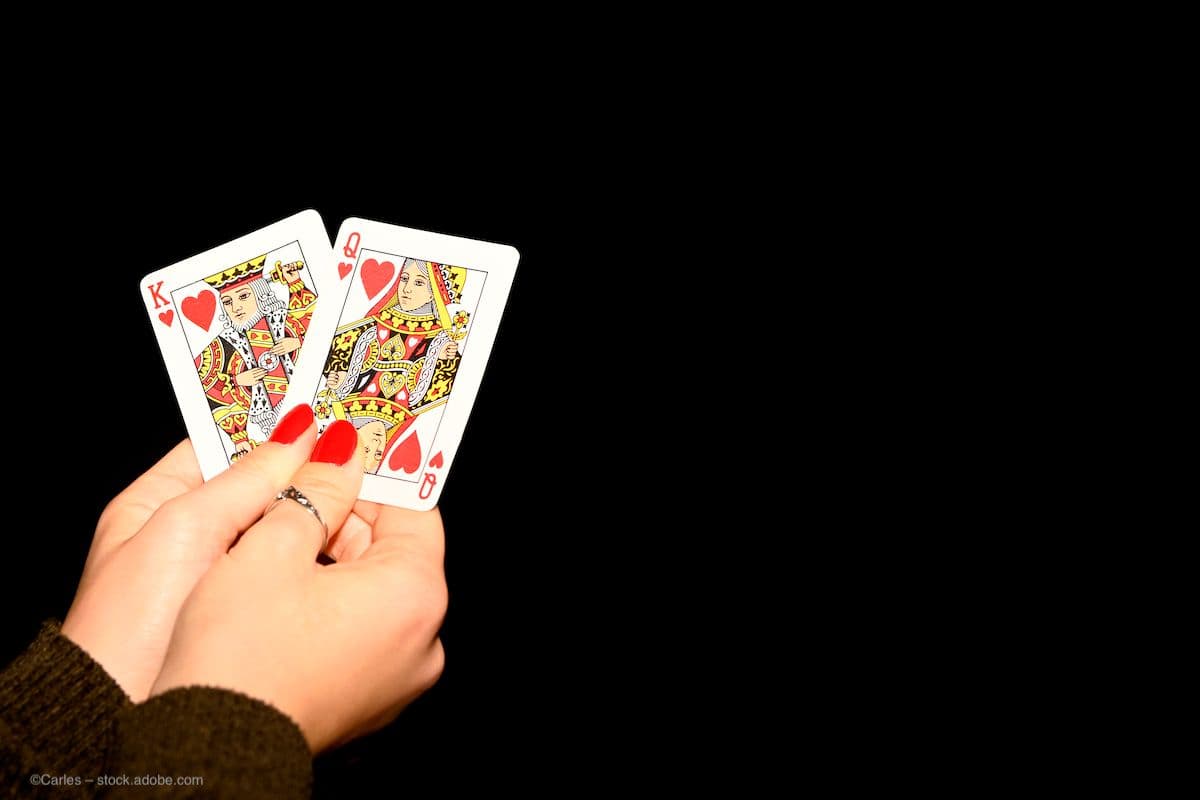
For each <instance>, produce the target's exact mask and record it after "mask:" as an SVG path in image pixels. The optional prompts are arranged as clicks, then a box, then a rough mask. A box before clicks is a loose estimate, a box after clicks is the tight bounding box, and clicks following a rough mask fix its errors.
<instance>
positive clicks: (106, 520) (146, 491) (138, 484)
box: [96, 439, 204, 541]
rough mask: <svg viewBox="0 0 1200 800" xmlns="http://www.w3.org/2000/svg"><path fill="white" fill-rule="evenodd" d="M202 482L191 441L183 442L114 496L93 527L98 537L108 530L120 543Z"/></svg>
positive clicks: (202, 478)
mask: <svg viewBox="0 0 1200 800" xmlns="http://www.w3.org/2000/svg"><path fill="white" fill-rule="evenodd" d="M202 483H204V477H203V476H202V475H201V474H200V464H199V463H198V462H197V461H196V452H195V451H194V450H193V449H192V440H191V439H184V440H183V441H182V442H180V443H179V444H177V445H175V447H174V448H173V449H172V450H171V452H169V453H167V454H166V455H165V456H163V457H162V458H161V459H159V461H158V463H157V464H155V465H154V466H153V467H151V468H150V469H148V470H146V471H145V472H144V473H142V475H141V476H139V477H138V478H137V480H135V481H134V482H133V483H131V484H129V486H128V487H127V488H126V489H125V490H124V491H123V492H121V493H120V494H119V495H117V496H116V497H115V498H114V499H113V501H112V502H111V503H109V504H108V507H107V508H106V509H104V513H103V514H101V515H100V524H99V525H97V526H96V527H97V529H98V531H100V535H104V534H105V533H108V532H109V531H112V532H113V534H112V535H113V536H114V537H119V539H120V540H121V541H124V540H126V539H128V538H130V537H131V536H133V534H135V533H137V532H138V530H139V529H141V527H142V526H143V525H145V524H146V521H147V520H149V519H150V517H151V516H152V515H153V514H154V512H155V511H157V510H158V508H159V506H161V505H162V504H163V503H165V502H167V501H168V500H172V499H174V498H176V497H179V496H180V495H182V494H186V493H187V492H190V491H191V490H192V489H195V488H196V487H198V486H200V485H201V484H202Z"/></svg>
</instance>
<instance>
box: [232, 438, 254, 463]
mask: <svg viewBox="0 0 1200 800" xmlns="http://www.w3.org/2000/svg"><path fill="white" fill-rule="evenodd" d="M253 449H254V444H253V443H252V442H251V441H250V440H249V439H242V440H241V441H240V442H238V443H236V444H235V445H234V446H233V457H234V458H241V457H242V456H244V455H246V453H249V452H250V451H251V450H253Z"/></svg>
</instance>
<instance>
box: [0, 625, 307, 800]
mask: <svg viewBox="0 0 1200 800" xmlns="http://www.w3.org/2000/svg"><path fill="white" fill-rule="evenodd" d="M181 778H182V779H185V781H181V780H180V779H181ZM197 778H198V779H199V782H198V781H197V780H196V779H197ZM168 781H169V782H168ZM184 782H188V783H191V784H193V785H190V786H183V785H181V783H184ZM105 784H109V785H105ZM311 789H312V756H311V754H310V753H309V751H308V745H307V744H306V743H305V741H304V735H303V734H302V733H301V732H300V729H299V728H298V727H296V724H295V723H294V722H292V720H290V719H289V718H288V717H286V716H284V715H283V714H281V713H280V712H279V711H277V710H276V709H274V708H272V707H271V706H269V705H267V704H266V703H262V702H260V701H258V700H254V699H252V698H250V697H246V696H245V695H242V694H238V693H236V692H231V691H226V690H224V689H212V688H201V687H196V688H190V689H173V690H171V691H169V692H165V693H163V694H161V695H159V696H158V697H153V698H151V699H150V700H147V701H146V702H145V703H140V704H137V705H134V704H133V703H131V702H130V701H129V698H128V697H127V696H126V695H125V693H124V692H122V691H121V687H120V686H118V685H117V683H116V682H115V681H114V680H113V679H112V678H110V677H109V676H108V673H106V672H105V671H104V669H103V668H102V667H101V666H100V665H99V664H97V663H96V662H95V661H93V660H92V658H91V657H90V656H88V654H87V653H85V652H84V651H83V650H81V649H79V648H78V647H77V646H76V645H75V644H74V643H73V642H71V641H70V640H69V639H67V638H65V637H64V636H62V635H61V634H60V633H59V632H58V625H57V623H54V622H47V623H46V624H45V625H44V626H43V627H42V631H41V633H40V634H39V635H38V637H37V639H36V640H35V641H34V642H33V644H32V645H30V647H29V649H28V650H26V651H25V652H24V653H22V654H21V655H20V656H18V657H17V659H16V660H15V661H14V662H13V663H12V664H11V665H10V666H9V667H8V668H7V669H5V670H4V671H3V672H0V797H53V798H74V797H129V798H134V797H138V798H152V797H196V796H204V797H231V798H250V797H253V798H259V797H271V798H293V797H309V796H310V794H311Z"/></svg>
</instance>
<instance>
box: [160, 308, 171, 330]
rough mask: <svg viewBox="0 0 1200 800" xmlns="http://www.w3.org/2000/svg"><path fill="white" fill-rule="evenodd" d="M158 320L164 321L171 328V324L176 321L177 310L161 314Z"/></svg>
mask: <svg viewBox="0 0 1200 800" xmlns="http://www.w3.org/2000/svg"><path fill="white" fill-rule="evenodd" d="M158 318H159V319H160V320H162V321H163V323H164V324H166V326H167V327H168V328H169V327H171V323H172V322H174V321H175V309H173V308H168V309H167V310H166V311H164V312H162V313H161V314H159V315H158Z"/></svg>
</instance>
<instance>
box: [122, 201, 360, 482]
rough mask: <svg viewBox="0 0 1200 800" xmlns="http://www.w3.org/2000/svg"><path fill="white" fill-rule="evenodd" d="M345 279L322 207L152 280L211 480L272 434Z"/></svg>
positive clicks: (160, 326)
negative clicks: (320, 315)
mask: <svg viewBox="0 0 1200 800" xmlns="http://www.w3.org/2000/svg"><path fill="white" fill-rule="evenodd" d="M337 283H338V277H337V269H336V267H335V265H334V261H333V259H332V258H331V253H330V248H329V238H328V235H327V234H326V233H325V226H324V223H322V222H321V216H320V215H319V214H318V213H317V212H316V211H312V210H309V211H302V212H300V213H299V214H296V215H294V216H291V217H288V218H287V219H284V220H281V221H280V222H276V223H275V224H274V225H269V226H267V227H265V228H263V229H262V230H259V231H255V232H254V233H251V234H248V235H246V236H243V237H241V238H240V239H235V240H234V241H232V242H229V243H227V244H223V245H221V246H220V247H216V248H213V249H212V250H209V251H207V252H204V253H201V254H199V255H196V256H192V257H191V258H189V259H187V260H186V261H181V262H179V263H178V264H175V265H173V266H170V267H166V268H165V269H161V270H158V271H157V272H152V273H150V274H149V275H147V276H146V277H145V278H143V279H142V281H141V284H140V285H139V289H140V291H141V292H142V299H143V301H144V302H145V304H146V311H147V312H148V313H149V314H150V322H151V325H152V326H153V327H154V331H155V334H156V335H157V337H158V345H159V347H160V348H161V349H162V355H163V360H164V361H165V362H166V365H167V373H168V374H169V375H170V377H171V384H172V386H173V387H174V389H175V396H176V397H177V398H178V400H179V408H180V410H181V411H182V412H183V419H184V422H185V424H186V425H187V430H188V435H189V436H190V437H191V439H192V446H193V447H194V448H195V451H196V457H197V459H198V460H199V462H200V471H201V473H203V475H204V478H205V480H207V479H209V478H211V477H213V476H214V475H216V474H217V473H219V472H221V471H222V470H224V469H225V468H226V467H228V466H229V464H230V463H231V462H232V461H233V460H236V459H237V458H240V457H241V456H242V455H244V454H245V453H248V452H250V451H251V450H253V449H254V448H255V447H257V446H258V445H260V444H262V443H263V442H265V441H266V440H267V439H268V438H270V436H271V431H272V430H273V429H274V427H275V424H276V422H278V421H279V419H281V418H282V416H283V415H282V413H281V411H280V406H281V404H282V401H283V398H284V397H285V395H286V394H287V391H288V386H289V385H290V383H291V382H292V380H293V376H294V374H295V371H296V367H297V364H299V363H300V356H301V350H302V349H303V347H302V345H303V344H304V342H305V341H306V340H307V339H309V338H310V337H311V325H312V322H313V315H314V311H315V310H316V308H317V307H318V306H319V305H321V303H318V302H317V300H318V297H323V295H324V292H325V291H326V290H327V289H332V288H334V286H335V285H336V284H337ZM321 302H322V303H323V302H324V300H322V301H321ZM328 341H329V339H328V337H326V338H325V341H324V343H323V344H322V345H319V346H318V347H317V350H318V351H320V350H321V348H322V347H324V346H326V345H327V343H328ZM323 355H324V353H323V352H318V353H317V354H316V355H315V356H314V360H316V359H319V358H320V357H322V356H323Z"/></svg>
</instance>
